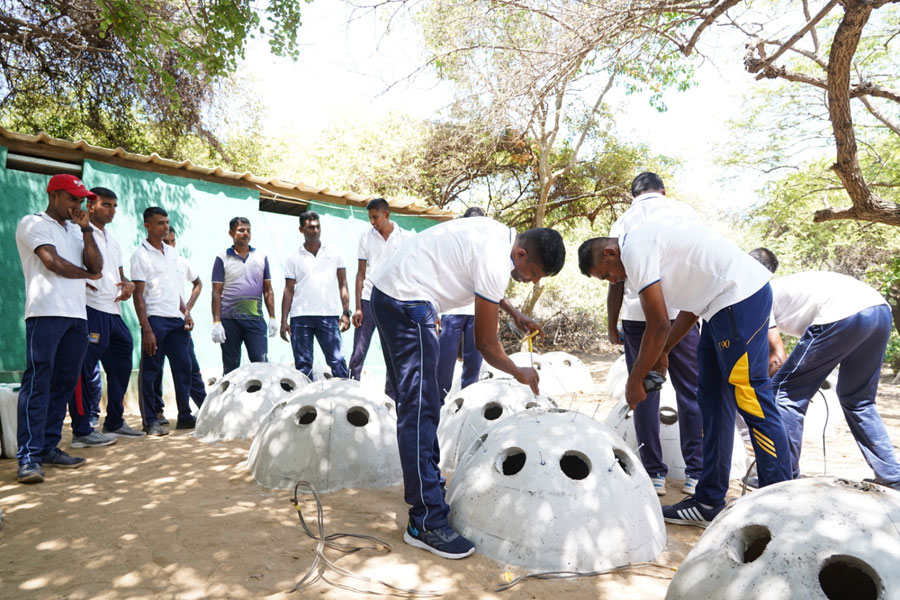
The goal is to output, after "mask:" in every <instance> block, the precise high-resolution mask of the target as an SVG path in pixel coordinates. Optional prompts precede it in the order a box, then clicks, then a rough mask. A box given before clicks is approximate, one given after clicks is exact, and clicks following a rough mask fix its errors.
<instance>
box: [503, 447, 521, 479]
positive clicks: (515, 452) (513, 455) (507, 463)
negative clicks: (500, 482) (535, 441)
mask: <svg viewBox="0 0 900 600" xmlns="http://www.w3.org/2000/svg"><path fill="white" fill-rule="evenodd" d="M524 466H525V451H524V450H522V449H521V448H506V449H505V450H504V451H503V453H502V454H501V455H500V456H499V458H498V459H497V468H498V469H499V470H500V472H501V473H503V474H504V475H515V474H516V473H518V472H519V471H521V470H522V467H524Z"/></svg>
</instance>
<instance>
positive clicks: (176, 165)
mask: <svg viewBox="0 0 900 600" xmlns="http://www.w3.org/2000/svg"><path fill="white" fill-rule="evenodd" d="M2 138H5V139H8V140H12V141H13V142H15V144H14V145H15V146H16V149H17V150H18V151H22V145H28V146H30V147H33V148H34V153H35V154H37V155H42V154H50V155H51V156H53V157H54V158H60V156H59V154H60V152H62V153H63V154H65V155H66V157H68V158H70V159H71V158H78V157H80V158H82V159H84V158H91V159H94V160H97V161H100V162H112V163H115V164H118V165H120V166H126V167H127V166H133V167H134V168H139V169H141V170H158V171H160V172H163V173H167V174H173V175H179V174H182V175H184V176H187V177H193V178H202V179H205V180H208V181H209V180H212V181H218V182H219V183H225V184H230V185H238V186H241V187H254V188H257V189H259V190H260V191H261V192H265V193H267V195H269V196H273V197H275V198H277V197H278V196H283V197H285V198H288V199H292V200H311V201H319V202H326V203H329V204H336V205H351V206H355V207H365V205H366V203H367V202H368V201H369V200H372V199H373V198H376V197H377V196H372V195H370V196H364V195H362V194H354V193H352V192H340V191H332V190H330V189H328V188H327V187H315V186H311V185H307V184H305V183H294V182H290V181H282V180H281V179H278V178H277V177H272V178H266V177H260V176H258V175H254V174H253V173H250V172H247V171H245V172H243V173H237V172H235V171H228V170H226V169H223V168H221V167H206V166H203V165H195V164H194V163H193V162H191V161H190V160H182V161H178V160H172V159H170V158H165V157H162V156H160V155H159V154H157V153H155V152H154V153H152V154H150V155H149V156H147V155H144V154H135V153H133V152H128V151H126V150H124V149H123V148H115V149H111V148H104V147H102V146H93V145H91V144H89V143H87V142H86V141H84V140H79V141H77V142H72V141H69V140H63V139H60V138H54V137H50V136H49V135H47V134H46V133H39V134H37V135H28V134H24V133H17V132H14V131H9V130H7V129H4V128H3V127H0V142H2ZM4 145H7V146H8V145H10V144H4ZM178 172H180V173H178ZM388 204H390V206H391V210H392V211H394V212H396V213H398V214H406V215H418V216H421V217H427V218H431V219H436V220H441V221H443V220H447V219H452V218H453V217H454V216H455V215H454V213H453V212H451V211H447V210H441V209H439V208H435V207H430V206H421V205H419V204H416V203H413V202H407V201H397V200H393V201H392V200H388Z"/></svg>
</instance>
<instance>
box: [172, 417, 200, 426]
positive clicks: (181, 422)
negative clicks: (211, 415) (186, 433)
mask: <svg viewBox="0 0 900 600" xmlns="http://www.w3.org/2000/svg"><path fill="white" fill-rule="evenodd" d="M196 425H197V419H196V418H195V417H185V418H183V419H178V421H177V422H176V423H175V429H193V428H194V427H196Z"/></svg>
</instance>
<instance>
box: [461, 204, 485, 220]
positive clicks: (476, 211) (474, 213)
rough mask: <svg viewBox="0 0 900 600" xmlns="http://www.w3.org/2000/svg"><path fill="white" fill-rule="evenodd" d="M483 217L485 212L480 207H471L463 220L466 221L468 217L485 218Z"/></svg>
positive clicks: (464, 214)
mask: <svg viewBox="0 0 900 600" xmlns="http://www.w3.org/2000/svg"><path fill="white" fill-rule="evenodd" d="M483 216H484V211H483V210H481V207H480V206H470V207H469V208H467V209H466V212H464V213H463V216H462V218H463V219H465V218H466V217H483Z"/></svg>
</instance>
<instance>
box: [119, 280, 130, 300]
mask: <svg viewBox="0 0 900 600" xmlns="http://www.w3.org/2000/svg"><path fill="white" fill-rule="evenodd" d="M116 287H118V288H122V289H120V290H119V295H118V296H116V302H124V301H126V300H128V299H129V298H131V295H132V294H133V293H134V284H133V283H131V282H130V281H120V282H119V283H117V284H116Z"/></svg>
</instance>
